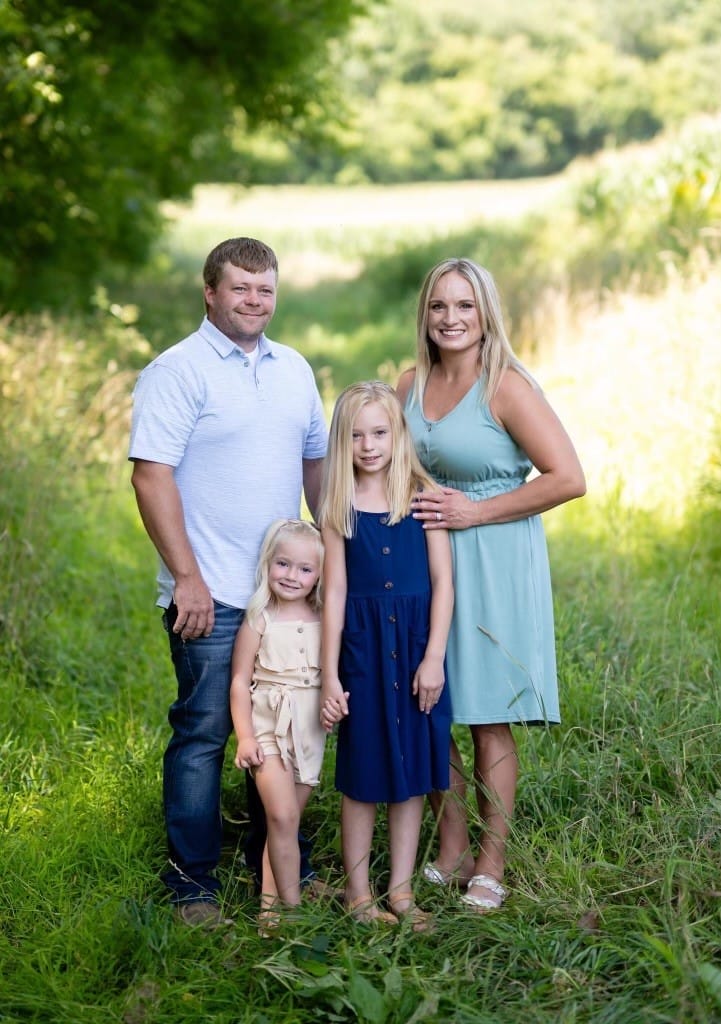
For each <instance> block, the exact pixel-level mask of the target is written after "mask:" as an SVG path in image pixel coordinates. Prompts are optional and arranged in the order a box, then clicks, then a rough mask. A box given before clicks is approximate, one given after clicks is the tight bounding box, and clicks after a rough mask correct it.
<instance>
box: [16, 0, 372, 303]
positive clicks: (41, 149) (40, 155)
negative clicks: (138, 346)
mask: <svg viewBox="0 0 721 1024" xmlns="http://www.w3.org/2000/svg"><path fill="white" fill-rule="evenodd" d="M363 7H364V4H363V2H362V0H332V2H319V0H274V2H273V3H272V4H255V3H249V2H247V0H245V2H244V0H241V2H237V3H231V4H228V3H223V2H221V0H172V2H171V0H117V2H114V3H112V4H108V3H103V2H102V0H90V2H88V3H69V4H68V3H61V2H57V0H2V2H0V53H2V60H0V159H2V168H3V170H2V176H1V177H0V306H5V307H6V308H11V309H17V308H22V307H23V306H26V305H34V306H37V305H45V304H50V303H52V302H53V301H63V300H65V299H66V298H67V297H68V294H72V293H73V292H76V291H78V290H80V291H81V292H84V294H85V295H88V294H89V293H90V291H91V287H92V282H93V279H94V277H95V275H96V273H97V271H98V269H99V268H100V267H102V266H106V265H108V264H113V263H115V264H126V265H133V264H138V263H141V262H142V261H143V259H144V258H145V256H146V254H147V252H148V249H149V246H150V244H151V243H152V241H153V239H154V238H155V237H156V236H157V233H158V230H159V228H160V224H161V219H160V217H159V215H158V202H159V201H160V200H163V199H168V198H172V197H184V196H187V195H188V194H189V192H190V190H191V188H192V186H193V185H194V184H195V183H196V182H199V181H205V180H213V179H215V178H217V177H218V176H221V177H222V176H223V174H225V173H229V170H228V169H229V168H231V167H232V168H233V172H232V173H235V168H236V167H237V164H238V157H237V156H236V155H235V154H234V151H233V147H232V144H231V138H230V133H229V127H230V126H231V125H232V124H233V119H234V117H236V116H239V112H241V111H242V116H243V119H244V121H245V122H246V123H247V125H248V127H249V129H252V128H253V127H255V126H256V125H258V124H259V123H266V124H274V125H282V126H283V130H284V131H292V132H295V133H297V134H299V135H301V134H302V135H303V136H304V137H306V138H310V137H311V136H312V129H311V127H310V125H311V122H313V121H314V120H318V121H320V120H323V119H324V117H325V111H324V104H325V102H326V101H328V102H330V100H331V97H332V89H331V83H330V77H329V75H328V73H327V66H328V65H327V60H326V45H327V42H328V39H329V38H331V37H333V36H334V35H337V34H339V33H341V32H342V31H344V30H345V28H346V27H347V25H348V22H349V20H350V18H351V16H352V15H353V14H354V13H357V12H358V11H361V10H362V9H363ZM241 162H242V161H241Z"/></svg>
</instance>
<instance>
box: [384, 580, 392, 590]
mask: <svg viewBox="0 0 721 1024" xmlns="http://www.w3.org/2000/svg"><path fill="white" fill-rule="evenodd" d="M383 585H384V586H385V588H386V590H393V584H392V583H391V581H390V580H388V581H387V582H386V583H384V584H383Z"/></svg>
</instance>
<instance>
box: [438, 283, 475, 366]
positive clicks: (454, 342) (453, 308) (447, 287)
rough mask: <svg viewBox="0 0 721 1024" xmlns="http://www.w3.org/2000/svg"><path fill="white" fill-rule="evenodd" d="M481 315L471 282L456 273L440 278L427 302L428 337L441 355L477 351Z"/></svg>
mask: <svg viewBox="0 0 721 1024" xmlns="http://www.w3.org/2000/svg"><path fill="white" fill-rule="evenodd" d="M482 336H483V327H482V325H481V314H480V310H479V309H478V306H477V304H476V297H475V295H474V293H473V288H472V287H471V283H470V281H467V280H466V279H465V277H463V275H462V274H459V273H458V272H457V271H456V270H450V271H449V272H448V273H447V274H444V275H443V276H442V277H439V278H438V281H437V282H436V285H435V287H434V288H433V291H432V292H431V294H430V297H429V299H428V337H429V338H430V339H431V341H434V342H435V343H436V345H437V346H438V349H439V351H440V352H441V353H443V352H449V353H450V352H465V351H466V350H467V349H473V350H474V351H475V352H478V349H479V348H480V345H481V338H482Z"/></svg>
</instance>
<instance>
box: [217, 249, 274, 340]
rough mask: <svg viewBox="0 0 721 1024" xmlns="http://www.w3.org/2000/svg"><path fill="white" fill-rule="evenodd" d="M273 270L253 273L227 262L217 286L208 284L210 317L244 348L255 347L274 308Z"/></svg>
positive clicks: (220, 328) (227, 335)
mask: <svg viewBox="0 0 721 1024" xmlns="http://www.w3.org/2000/svg"><path fill="white" fill-rule="evenodd" d="M276 284H277V282H276V276H275V271H274V270H264V271H262V273H260V274H251V273H250V271H248V270H243V268H242V267H235V266H233V264H232V263H226V264H225V266H224V268H223V276H222V277H221V279H220V281H219V282H218V286H217V288H211V287H210V286H209V285H206V286H205V302H206V305H207V307H208V319H209V320H210V322H211V323H212V324H214V325H215V326H216V327H217V328H218V330H219V331H222V332H223V334H224V335H225V336H226V337H227V338H230V340H231V341H233V342H235V344H236V345H239V346H240V347H241V348H242V349H245V350H246V351H250V350H251V349H253V348H255V345H256V343H257V341H258V338H259V337H260V335H261V334H262V333H263V331H264V330H265V328H266V327H267V326H268V324H269V323H270V318H271V317H272V316H273V313H274V312H275V298H276Z"/></svg>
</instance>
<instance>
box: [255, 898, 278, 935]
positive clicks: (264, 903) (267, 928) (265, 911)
mask: <svg viewBox="0 0 721 1024" xmlns="http://www.w3.org/2000/svg"><path fill="white" fill-rule="evenodd" d="M280 922H281V917H280V902H279V900H278V899H277V897H275V896H272V895H271V894H270V893H263V894H262V895H261V897H260V910H259V911H258V935H259V936H260V938H261V939H275V938H277V937H278V930H279V928H280Z"/></svg>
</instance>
